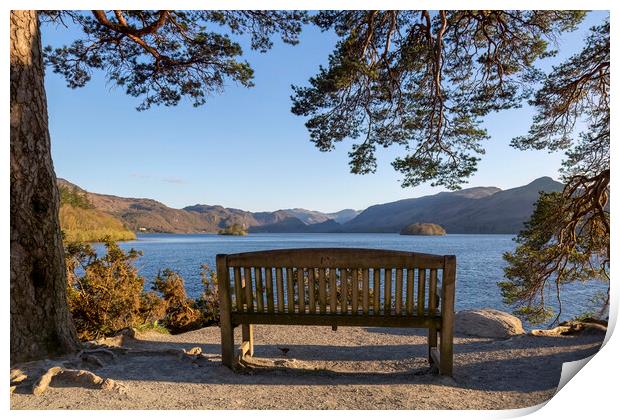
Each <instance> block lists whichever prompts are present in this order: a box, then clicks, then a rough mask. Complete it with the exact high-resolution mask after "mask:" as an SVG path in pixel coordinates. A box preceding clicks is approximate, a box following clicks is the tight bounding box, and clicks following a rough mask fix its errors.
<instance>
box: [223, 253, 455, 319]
mask: <svg viewBox="0 0 620 420" xmlns="http://www.w3.org/2000/svg"><path fill="white" fill-rule="evenodd" d="M217 270H218V271H217V272H218V280H219V283H220V286H219V287H220V295H221V298H222V297H223V298H224V299H223V300H222V301H221V303H222V306H223V308H222V310H229V311H230V312H233V313H251V314H283V313H284V314H291V313H295V314H304V313H308V314H367V315H375V316H394V315H400V316H439V315H440V312H441V313H443V312H444V311H450V312H452V311H453V308H454V283H455V270H456V258H455V257H454V256H451V255H447V256H440V255H431V254H421V253H412V252H403V251H392V250H378V249H356V248H304V249H281V250H270V251H259V252H246V253H241V254H229V255H218V256H217ZM440 295H441V299H438V297H439V296H440ZM439 301H441V308H439V307H438V304H439Z"/></svg>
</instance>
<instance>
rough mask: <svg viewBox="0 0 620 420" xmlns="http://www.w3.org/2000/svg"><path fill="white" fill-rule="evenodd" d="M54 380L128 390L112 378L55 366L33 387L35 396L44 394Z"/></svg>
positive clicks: (96, 387) (106, 388) (94, 387)
mask: <svg viewBox="0 0 620 420" xmlns="http://www.w3.org/2000/svg"><path fill="white" fill-rule="evenodd" d="M53 379H59V380H61V381H63V382H69V383H72V384H77V385H79V386H83V387H85V388H92V389H103V390H106V391H117V392H125V391H126V388H125V386H124V385H123V384H121V383H120V382H116V381H114V380H113V379H110V378H102V377H101V376H98V375H95V374H94V373H92V372H90V371H87V370H82V369H66V368H64V367H61V366H53V367H51V368H50V369H48V370H47V372H45V373H44V374H43V375H42V376H41V377H40V378H39V380H38V381H37V382H36V383H35V384H34V386H33V387H32V393H33V394H34V395H41V394H43V393H44V392H45V391H46V390H47V389H48V388H49V386H50V384H51V383H52V380H53Z"/></svg>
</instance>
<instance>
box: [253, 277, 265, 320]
mask: <svg viewBox="0 0 620 420" xmlns="http://www.w3.org/2000/svg"><path fill="white" fill-rule="evenodd" d="M254 279H255V280H256V310H257V311H258V312H265V300H264V298H265V290H264V288H263V268H262V267H254Z"/></svg>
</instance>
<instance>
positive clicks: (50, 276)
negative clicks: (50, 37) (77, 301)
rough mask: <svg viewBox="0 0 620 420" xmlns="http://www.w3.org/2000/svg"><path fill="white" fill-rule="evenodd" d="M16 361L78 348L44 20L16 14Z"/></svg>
mask: <svg viewBox="0 0 620 420" xmlns="http://www.w3.org/2000/svg"><path fill="white" fill-rule="evenodd" d="M10 53H11V54H10V55H11V363H15V362H20V361H25V360H33V359H38V358H44V357H47V356H48V355H58V354H63V353H68V352H71V351H73V350H75V349H76V348H77V343H78V341H77V338H76V334H75V328H74V327H73V322H72V320H71V316H70V313H69V310H68V307H67V299H66V293H67V291H66V287H67V284H66V283H67V280H66V272H65V261H64V252H63V247H62V234H61V231H60V224H59V219H58V207H59V194H58V187H57V185H56V175H55V173H54V168H53V164H52V155H51V150H50V136H49V130H48V123H47V99H46V97H45V87H44V85H43V74H44V69H43V62H42V56H41V39H40V32H39V23H38V18H37V14H36V12H35V11H12V12H11V45H10Z"/></svg>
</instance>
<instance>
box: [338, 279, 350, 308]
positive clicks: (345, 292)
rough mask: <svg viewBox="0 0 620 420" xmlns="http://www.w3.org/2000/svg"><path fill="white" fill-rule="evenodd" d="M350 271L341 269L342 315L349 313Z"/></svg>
mask: <svg viewBox="0 0 620 420" xmlns="http://www.w3.org/2000/svg"><path fill="white" fill-rule="evenodd" d="M348 282H349V271H348V270H347V269H346V268H341V269H340V313H341V314H346V313H349V300H348V299H347V298H348V294H349V290H348Z"/></svg>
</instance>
